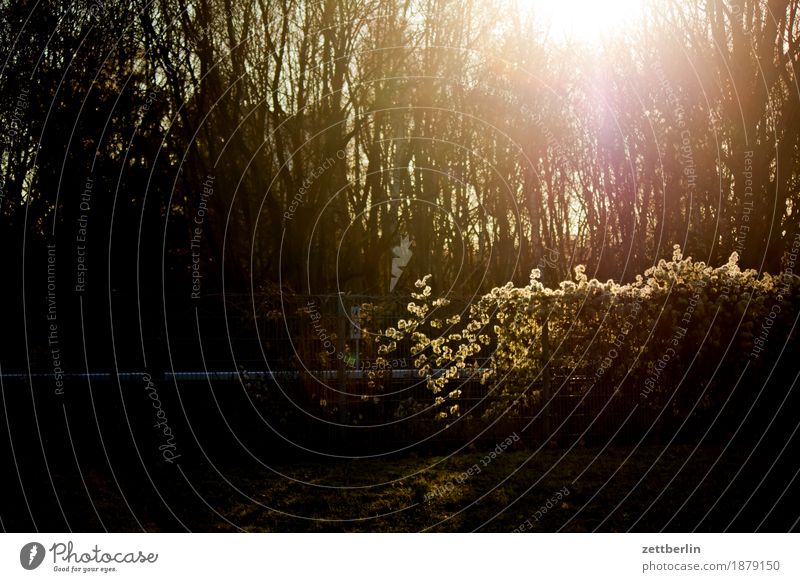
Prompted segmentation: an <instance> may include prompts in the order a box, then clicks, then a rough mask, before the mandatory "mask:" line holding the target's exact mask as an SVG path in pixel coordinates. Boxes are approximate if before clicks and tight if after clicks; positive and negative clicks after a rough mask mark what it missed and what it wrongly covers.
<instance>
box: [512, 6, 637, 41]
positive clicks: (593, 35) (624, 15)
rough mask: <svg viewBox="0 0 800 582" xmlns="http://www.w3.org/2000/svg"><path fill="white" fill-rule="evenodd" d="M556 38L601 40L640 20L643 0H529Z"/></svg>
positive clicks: (554, 38)
mask: <svg viewBox="0 0 800 582" xmlns="http://www.w3.org/2000/svg"><path fill="white" fill-rule="evenodd" d="M523 4H527V5H528V6H529V7H530V8H532V9H533V10H534V14H536V15H538V16H539V17H540V18H542V19H543V20H544V23H545V24H544V27H545V29H546V30H549V35H550V38H552V39H553V40H555V41H557V42H577V43H581V44H598V43H600V42H601V41H602V40H603V39H604V38H606V37H610V36H614V35H617V34H620V33H622V32H624V30H625V29H626V28H629V27H630V26H631V25H632V23H634V22H635V21H636V20H637V17H638V16H639V15H640V13H641V10H642V5H643V4H644V2H643V1H642V0H527V1H523Z"/></svg>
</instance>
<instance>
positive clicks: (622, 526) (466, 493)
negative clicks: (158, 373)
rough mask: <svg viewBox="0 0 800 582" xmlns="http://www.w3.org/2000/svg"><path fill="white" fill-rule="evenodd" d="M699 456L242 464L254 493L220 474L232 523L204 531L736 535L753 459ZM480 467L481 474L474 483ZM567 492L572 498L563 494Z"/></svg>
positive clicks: (677, 452) (222, 502) (685, 450)
mask: <svg viewBox="0 0 800 582" xmlns="http://www.w3.org/2000/svg"><path fill="white" fill-rule="evenodd" d="M691 452H692V449H691V448H690V447H674V448H669V449H667V450H663V449H661V448H656V447H648V448H644V449H641V448H640V449H638V450H635V451H634V450H632V449H627V448H615V449H607V450H605V451H603V452H602V454H600V451H599V450H596V449H581V450H575V451H571V452H569V453H567V452H565V451H562V450H544V451H541V452H539V453H538V454H536V455H533V454H532V452H530V451H511V450H510V451H508V452H505V453H503V454H501V455H499V456H498V457H497V458H496V459H494V460H489V461H488V462H487V461H486V459H487V458H486V457H485V453H481V452H470V453H466V454H462V455H460V456H458V457H453V458H444V457H424V458H419V457H416V456H414V455H411V456H407V457H403V458H399V459H394V460H387V459H371V460H370V459H366V460H349V461H338V462H331V463H326V464H301V465H292V466H289V467H283V468H279V469H275V470H270V469H267V468H260V469H259V470H256V471H253V470H252V469H251V470H246V471H245V470H241V469H239V470H233V471H230V472H228V473H227V474H226V478H227V479H229V480H230V481H231V483H232V484H233V485H234V486H235V488H236V489H238V490H239V491H241V492H242V494H239V493H235V491H234V488H233V487H231V486H229V485H227V484H225V483H224V482H223V481H221V480H219V479H215V478H211V477H208V478H207V480H206V481H205V482H204V483H203V484H202V485H203V487H202V488H203V490H204V491H205V496H206V500H207V501H208V502H209V503H210V504H211V505H213V506H214V507H215V508H216V509H217V510H218V511H219V513H220V514H221V515H222V516H224V518H225V519H226V520H228V521H229V522H230V523H226V522H225V521H224V520H220V519H219V518H216V519H210V520H208V519H206V520H203V521H200V522H198V523H197V524H196V525H197V526H198V528H199V529H201V530H204V531H220V530H234V531H235V530H238V529H241V530H245V531H281V532H284V531H304V532H323V531H337V532H357V531H362V532H363V531H380V532H416V531H473V530H480V531H492V532H510V531H512V530H514V529H515V528H518V527H519V526H520V525H521V524H523V523H525V522H526V520H527V521H528V522H529V527H528V528H527V529H529V530H531V531H541V532H553V531H579V532H582V531H594V530H597V531H628V530H631V529H633V530H635V531H636V530H638V531H658V530H661V529H662V528H667V529H669V530H674V531H689V530H693V529H695V528H697V529H699V530H701V531H702V530H710V531H718V530H721V529H724V528H726V527H728V526H729V525H732V527H733V528H734V529H735V528H736V527H737V523H736V522H734V523H731V522H732V519H733V517H734V513H735V512H732V511H731V509H732V508H733V507H735V508H736V509H739V508H741V507H742V504H743V503H744V502H745V501H746V499H747V497H748V496H749V495H750V493H752V491H753V488H754V483H753V482H752V481H751V479H750V478H749V476H751V473H750V472H745V471H741V472H740V474H739V477H740V478H739V479H738V480H737V479H734V475H735V474H736V472H737V471H738V470H739V469H740V467H741V466H742V459H741V458H737V457H736V456H731V455H723V456H722V458H721V459H720V460H718V459H717V458H718V457H719V455H720V451H719V450H713V449H704V450H701V451H698V452H697V453H695V454H694V455H692V454H691ZM684 463H686V464H685V466H684ZM474 465H477V466H478V467H479V468H480V469H481V470H480V472H479V473H477V474H475V475H473V476H466V478H464V477H465V476H464V473H465V472H467V471H468V470H469V469H470V467H473V466H474ZM276 471H279V472H281V473H283V476H281V475H278V474H277V473H276ZM473 472H474V471H473ZM743 474H744V475H743ZM728 485H730V487H729V488H728V489H727V491H726V492H725V493H724V495H725V498H724V499H722V500H720V501H719V502H717V503H716V505H714V504H715V502H716V501H717V500H719V499H720V496H722V495H723V492H724V491H725V489H726V487H727V486H728ZM564 488H566V490H567V491H568V494H567V495H563V493H562V496H563V498H562V499H558V496H557V495H556V493H557V492H559V491H562V490H564ZM248 497H249V499H248ZM554 497H555V498H556V499H555V501H556V503H555V504H553V503H552V502H551V508H550V509H548V510H547V511H546V512H545V513H543V514H537V511H539V510H540V509H541V507H542V506H544V505H546V504H547V502H548V500H550V499H551V498H554ZM712 506H713V507H712ZM745 515H746V512H745ZM537 517H538V518H539V519H536V518H537ZM741 525H742V526H743V527H744V524H743V523H742V524H741Z"/></svg>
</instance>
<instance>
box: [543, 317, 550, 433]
mask: <svg viewBox="0 0 800 582" xmlns="http://www.w3.org/2000/svg"><path fill="white" fill-rule="evenodd" d="M549 331H550V330H549V325H548V323H547V316H545V318H544V321H542V400H543V401H544V402H545V406H544V409H542V413H543V414H544V418H543V421H544V434H545V437H546V438H547V439H550V410H551V409H552V403H551V402H550V334H549Z"/></svg>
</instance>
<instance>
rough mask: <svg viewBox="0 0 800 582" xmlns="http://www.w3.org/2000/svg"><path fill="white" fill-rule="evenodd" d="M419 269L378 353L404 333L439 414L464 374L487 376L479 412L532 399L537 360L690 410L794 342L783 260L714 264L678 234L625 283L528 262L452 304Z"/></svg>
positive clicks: (706, 404) (791, 289)
mask: <svg viewBox="0 0 800 582" xmlns="http://www.w3.org/2000/svg"><path fill="white" fill-rule="evenodd" d="M429 280H430V276H427V277H425V278H424V279H422V280H420V281H418V282H417V283H416V286H417V289H418V290H419V291H418V293H415V294H414V295H413V298H414V301H412V302H411V303H409V305H408V313H409V317H408V318H406V319H401V320H399V321H398V322H397V326H396V327H392V328H389V329H387V330H385V331H384V332H383V335H384V338H385V339H384V341H383V342H382V344H381V345H380V347H379V354H380V355H381V357H388V356H389V354H391V353H392V352H393V351H395V350H396V349H397V348H398V345H399V343H400V342H410V349H411V354H412V356H413V363H414V366H415V368H416V369H417V370H419V373H420V375H421V376H422V377H424V378H426V379H427V383H428V387H429V388H430V389H431V390H432V392H433V393H434V394H435V398H436V400H435V405H434V406H435V411H436V414H437V416H438V417H440V418H443V419H446V418H449V417H453V416H458V415H460V414H461V409H460V407H459V396H460V395H461V389H460V388H459V386H460V384H461V382H462V381H463V380H464V379H465V378H468V377H473V376H475V375H477V376H479V377H480V379H481V381H482V382H483V383H484V384H485V385H486V386H487V390H488V392H487V394H490V395H491V396H492V399H491V406H490V407H489V409H488V412H487V414H488V415H490V416H491V415H496V414H500V413H505V414H509V413H510V414H514V412H515V411H516V410H518V409H519V408H520V407H522V406H526V405H528V404H531V403H536V402H537V401H540V400H541V397H542V395H541V392H540V390H539V387H540V386H541V383H542V379H543V378H544V372H545V369H547V370H548V374H550V375H555V376H556V377H572V378H578V379H582V380H583V382H582V385H583V386H584V388H583V389H584V390H591V389H592V387H593V386H595V385H598V384H599V383H602V384H603V385H605V386H608V385H609V384H611V385H613V386H614V390H615V391H616V392H618V393H620V394H621V393H622V392H623V391H625V392H626V393H627V394H629V395H631V394H633V392H634V391H635V393H636V394H635V396H634V397H635V398H638V399H639V404H640V405H642V406H643V407H646V408H651V409H659V410H660V409H664V408H667V409H669V410H670V411H671V412H672V413H674V414H684V413H689V412H698V411H702V410H704V409H708V408H710V407H713V406H714V405H715V404H720V403H721V402H722V401H723V400H724V399H726V398H727V395H728V393H730V391H731V390H732V388H733V387H734V386H735V385H736V383H737V378H738V376H739V374H740V373H741V372H742V371H743V370H744V369H745V368H746V367H752V368H754V369H758V368H761V367H763V366H764V364H765V363H767V362H769V361H772V360H771V358H774V357H775V355H776V354H778V353H780V352H781V351H782V350H784V349H785V348H786V347H787V344H791V346H790V349H795V350H796V327H795V323H796V321H797V315H798V304H799V302H798V299H800V285H799V283H800V279H799V278H798V277H797V276H796V275H794V274H793V272H792V271H791V269H787V270H786V271H784V272H782V273H781V274H780V275H777V276H772V275H769V274H767V273H763V274H761V275H760V276H759V274H758V273H757V272H756V271H754V270H741V269H740V268H739V266H738V256H737V254H736V253H734V254H733V255H731V257H730V259H729V260H728V262H727V263H726V264H724V265H722V266H720V267H717V268H712V267H711V266H709V265H707V264H705V263H704V262H696V261H693V260H692V259H691V257H683V255H682V253H681V250H680V248H679V247H678V246H677V245H676V246H675V247H674V252H673V256H672V260H671V261H666V260H661V261H659V262H658V264H657V265H655V266H653V267H651V268H650V269H648V270H647V271H645V273H644V274H643V275H638V276H637V277H636V278H635V280H634V281H633V282H631V283H629V284H624V285H622V284H619V283H615V282H614V281H613V280H609V281H606V282H604V283H603V282H600V281H598V280H596V279H589V278H588V277H587V275H586V272H585V268H584V267H583V266H578V267H576V268H575V278H574V280H571V281H564V282H562V283H560V284H559V286H558V287H557V288H555V289H551V288H548V287H545V286H544V285H543V284H542V282H541V280H540V273H539V271H538V270H537V269H534V270H533V272H532V273H531V276H530V282H529V284H528V285H526V286H524V287H517V286H515V285H513V284H512V283H507V284H506V285H505V286H503V287H497V288H495V289H492V291H491V292H489V293H487V294H486V295H484V296H482V297H480V298H479V299H478V300H477V301H476V302H474V303H472V304H471V305H470V306H469V307H468V308H465V309H462V310H461V311H460V312H459V311H455V310H453V309H450V303H449V302H448V300H447V299H446V298H438V299H434V298H432V289H431V286H430V285H429V284H428V283H429ZM545 325H546V326H547V329H546V332H547V335H546V338H547V339H546V341H543V337H544V336H545V334H544V332H545V329H544V326H545ZM377 376H379V375H376V377H377Z"/></svg>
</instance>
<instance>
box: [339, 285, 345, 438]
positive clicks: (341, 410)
mask: <svg viewBox="0 0 800 582" xmlns="http://www.w3.org/2000/svg"><path fill="white" fill-rule="evenodd" d="M338 299H339V304H338V309H337V311H338V315H339V317H338V319H339V332H338V333H337V334H336V357H337V359H338V360H339V374H338V375H339V382H338V389H339V423H340V424H342V425H344V424H345V423H346V422H347V413H346V411H345V408H346V405H347V397H346V396H345V394H344V393H345V387H346V385H347V370H346V368H345V361H344V353H345V338H346V337H347V316H346V315H345V310H344V293H342V292H341V291H340V292H339V298H338ZM346 433H347V430H346V429H345V428H344V426H343V427H342V437H344V436H345V434H346Z"/></svg>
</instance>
